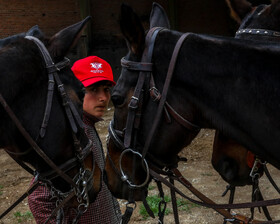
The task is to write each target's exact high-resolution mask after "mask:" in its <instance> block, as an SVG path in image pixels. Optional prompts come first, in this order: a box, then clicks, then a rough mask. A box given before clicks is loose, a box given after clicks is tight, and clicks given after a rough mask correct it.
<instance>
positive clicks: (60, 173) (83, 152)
mask: <svg viewBox="0 0 280 224" xmlns="http://www.w3.org/2000/svg"><path fill="white" fill-rule="evenodd" d="M25 38H26V39H28V40H31V41H33V42H34V43H35V44H36V46H37V47H38V48H39V50H40V52H41V55H42V57H43V59H44V62H45V64H46V69H47V72H48V79H49V81H48V93H47V99H46V107H45V112H44V117H43V121H42V125H41V128H40V133H39V135H40V137H41V138H43V137H44V136H45V131H46V128H47V126H48V121H49V117H50V112H51V108H52V100H53V92H54V86H55V85H57V88H58V90H59V93H60V96H61V98H62V101H63V106H64V109H65V112H66V114H67V118H68V121H69V123H70V126H71V129H72V136H73V140H74V148H75V155H76V157H74V158H71V159H69V160H68V161H66V162H65V163H63V164H62V165H59V166H57V165H56V164H54V163H53V161H52V160H51V159H50V158H49V157H48V156H47V155H46V154H45V152H44V151H43V150H42V149H41V148H40V147H39V146H38V145H37V143H36V140H37V139H36V140H34V139H33V138H32V137H31V136H30V134H29V133H27V131H26V130H25V128H24V127H23V126H22V124H21V122H20V121H19V119H18V118H17V117H16V115H15V114H14V112H13V111H12V110H11V108H10V107H9V105H8V104H7V102H6V101H5V99H4V98H3V96H2V95H1V93H0V103H1V104H2V106H3V108H4V109H5V111H6V112H7V114H8V115H9V116H10V118H11V119H12V121H13V122H14V124H15V125H16V126H17V128H18V130H19V131H20V132H21V134H22V135H23V136H24V138H25V139H26V140H27V142H28V143H29V144H30V145H31V147H32V148H33V149H34V150H35V151H36V153H37V154H38V155H39V156H40V157H41V158H42V159H43V160H44V161H45V162H46V163H47V164H48V165H49V166H50V167H51V168H52V170H51V171H48V172H45V173H42V174H40V173H39V172H38V171H33V170H32V169H31V168H30V167H29V166H28V165H26V164H25V163H24V162H22V161H20V160H18V159H15V160H16V162H17V163H19V165H21V166H22V167H23V168H24V169H25V170H26V171H28V172H29V173H31V174H32V175H35V184H34V186H35V185H36V184H37V183H38V181H41V182H43V183H44V184H45V185H47V186H48V187H49V188H50V190H51V193H52V194H53V195H54V196H56V197H57V198H58V202H59V203H60V201H61V200H64V199H65V201H69V200H70V199H71V198H72V197H73V196H75V195H76V197H77V200H78V202H79V206H78V212H79V213H81V214H82V213H84V212H85V211H86V210H87V207H88V205H89V197H88V190H90V189H91V188H92V186H93V172H94V161H93V168H92V170H88V169H85V167H84V164H83V161H84V159H85V158H86V157H87V156H88V155H89V154H90V153H91V146H92V142H91V140H89V142H88V143H87V145H86V146H85V147H84V148H82V146H81V145H80V141H79V140H78V137H77V135H76V134H77V132H78V127H77V125H78V126H79V128H80V129H81V130H83V121H82V120H81V118H80V115H79V113H78V112H77V110H76V108H75V106H74V104H73V102H72V101H71V100H70V98H69V97H68V95H67V93H66V91H65V88H64V85H63V83H62V82H61V80H60V78H59V76H58V72H59V71H60V70H62V69H64V68H65V67H67V66H69V65H70V60H69V59H68V58H64V59H63V60H62V61H61V62H59V63H57V64H54V62H53V61H52V59H51V56H50V54H49V52H48V50H47V49H46V47H45V46H44V44H43V43H42V42H41V41H40V40H39V39H37V38H36V37H33V36H26V37H25ZM30 151H31V150H27V152H25V154H27V153H29V152H30ZM19 155H21V154H19ZM93 159H94V158H93ZM77 165H79V166H80V169H79V171H78V173H77V174H76V175H75V177H74V178H71V177H69V176H68V175H67V174H65V172H67V171H69V170H71V169H73V168H74V167H76V166H77ZM56 177H61V178H62V179H64V180H65V181H66V182H67V183H68V184H70V185H71V190H70V191H68V192H65V193H63V192H61V191H60V190H58V189H56V188H55V187H54V186H53V184H52V183H51V180H52V179H54V178H56ZM36 186H38V184H37V185H36ZM35 189H36V188H34V187H33V188H32V191H28V194H30V193H32V192H33V191H34V190H35ZM26 196H27V195H26ZM26 196H25V197H26ZM23 199H24V198H22V200H23ZM19 202H20V201H17V204H18V203H19ZM63 202H64V201H62V203H61V204H63ZM62 206H63V205H62ZM62 206H61V205H58V207H57V209H56V210H59V209H60V208H61V207H62ZM13 207H15V205H12V206H11V207H10V208H9V209H8V210H7V211H5V212H4V213H3V214H2V215H1V216H0V219H1V218H2V217H4V216H5V215H6V214H7V213H8V212H9V211H10V210H11V209H12V208H13ZM49 218H50V217H49ZM47 221H48V220H47Z"/></svg>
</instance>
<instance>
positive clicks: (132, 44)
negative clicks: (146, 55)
mask: <svg viewBox="0 0 280 224" xmlns="http://www.w3.org/2000/svg"><path fill="white" fill-rule="evenodd" d="M120 28H121V31H122V34H123V35H124V37H125V39H126V41H127V45H128V47H129V48H130V50H131V51H132V52H133V53H134V54H136V55H141V54H142V51H143V48H144V45H145V32H144V28H143V26H142V24H141V21H140V19H139V17H138V16H137V15H136V14H135V13H134V11H133V10H132V8H131V7H129V6H128V5H126V4H122V5H121V13H120Z"/></svg>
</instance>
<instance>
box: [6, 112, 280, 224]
mask: <svg viewBox="0 0 280 224" xmlns="http://www.w3.org/2000/svg"><path fill="white" fill-rule="evenodd" d="M111 116H112V109H111V110H109V111H108V113H107V116H105V119H104V121H102V122H100V123H99V124H98V125H97V129H98V131H99V132H100V135H101V139H102V141H103V142H105V138H106V134H107V125H108V122H109V120H110V119H111ZM213 137H214V132H213V131H211V130H202V131H201V132H200V133H199V135H198V137H197V138H196V139H194V141H193V142H192V144H191V145H190V146H189V147H187V148H185V149H184V150H183V151H182V153H181V156H184V157H186V158H187V159H188V161H187V162H184V163H181V164H180V165H179V170H180V171H181V172H182V174H183V175H184V176H185V178H186V179H188V180H189V181H190V182H191V183H192V184H193V185H194V187H195V188H197V189H198V190H200V191H201V192H202V193H204V194H205V195H206V196H208V197H209V198H210V199H212V200H213V201H215V202H216V203H227V201H228V195H226V196H225V197H221V195H222V193H223V192H224V190H225V187H226V185H227V184H226V183H225V182H224V181H223V180H222V178H221V177H220V176H219V175H218V174H217V172H216V171H215V170H214V169H213V168H212V166H211V163H210V160H211V149H212V143H213ZM104 145H105V144H104ZM0 165H1V169H0V213H2V212H3V211H4V210H5V209H6V208H8V207H9V205H11V204H12V203H13V202H14V201H15V200H16V199H18V198H19V197H20V196H21V195H22V194H23V193H24V192H25V191H26V190H27V188H28V186H29V182H30V180H31V175H29V174H28V173H27V172H26V171H24V170H23V169H22V168H21V167H20V166H18V165H17V164H16V163H15V162H14V161H13V160H12V159H11V158H10V157H9V156H8V155H7V154H6V153H5V152H4V150H0ZM268 167H269V170H270V172H271V174H272V176H273V178H274V179H275V181H276V182H277V183H278V186H280V171H279V170H276V169H275V168H274V167H271V166H268ZM151 185H155V183H153V182H152V183H151ZM176 186H178V187H179V188H180V189H181V190H182V191H183V192H184V193H186V194H187V195H188V196H192V194H191V193H190V192H189V191H188V190H187V189H185V188H182V187H180V186H179V185H176ZM260 188H261V191H262V193H263V195H264V197H265V199H273V198H279V194H277V192H276V191H275V190H274V189H273V187H272V186H271V184H270V183H269V182H268V180H267V178H266V177H262V178H261V180H260ZM165 192H166V195H168V194H169V191H168V190H167V189H165ZM156 194H157V190H151V191H150V192H149V195H156ZM192 197H193V198H195V197H194V196H192ZM250 197H251V187H249V186H248V187H239V188H237V190H236V197H235V202H249V201H250ZM178 198H180V197H178ZM119 202H120V205H121V208H122V211H123V212H124V209H125V204H124V203H125V201H123V200H120V201H119ZM167 206H168V207H170V209H171V202H170V203H168V205H167ZM139 208H140V203H138V204H137V207H136V210H135V211H134V213H133V216H132V218H131V222H130V223H138V224H148V223H158V222H157V219H152V218H148V219H146V220H144V219H143V217H142V215H140V214H139ZM171 210H172V209H171ZM269 211H270V213H271V216H272V218H273V219H275V220H279V219H280V205H279V206H273V207H269ZM235 212H237V213H241V214H244V215H248V216H249V214H250V211H249V209H243V210H235ZM179 216H180V223H182V224H184V223H188V224H189V223H198V224H207V223H209V224H218V223H219V224H222V223H223V217H222V216H221V215H219V214H218V213H217V212H215V211H214V210H212V209H208V208H204V207H200V206H194V207H193V206H190V207H189V208H188V209H184V210H183V211H180V212H179ZM256 218H258V219H260V220H265V217H264V215H263V213H261V214H260V213H259V212H258V211H256ZM0 223H1V224H3V223H5V224H6V223H8V224H10V223H12V224H14V223H28V224H30V223H32V224H33V223H35V221H34V219H33V218H32V217H31V218H30V210H29V208H28V204H27V200H24V201H23V202H21V203H20V204H19V205H18V206H17V207H16V208H15V209H13V210H12V211H11V212H10V213H9V214H8V215H7V216H6V217H4V218H3V219H2V220H0ZM164 223H167V224H171V223H174V218H173V214H172V212H171V213H170V214H168V215H166V216H165V218H164Z"/></svg>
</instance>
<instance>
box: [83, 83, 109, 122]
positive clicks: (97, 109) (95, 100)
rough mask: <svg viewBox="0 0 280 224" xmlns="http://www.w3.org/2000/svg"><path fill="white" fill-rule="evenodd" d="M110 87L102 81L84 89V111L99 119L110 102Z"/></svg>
mask: <svg viewBox="0 0 280 224" xmlns="http://www.w3.org/2000/svg"><path fill="white" fill-rule="evenodd" d="M110 87H111V86H110V84H109V83H107V82H102V81H101V82H97V83H95V84H93V85H90V86H88V87H86V92H85V97H84V103H83V109H84V111H86V112H87V113H89V114H91V115H93V116H95V117H98V118H101V117H102V116H103V115H104V113H105V111H106V110H107V107H108V104H109V101H110V97H111V95H110Z"/></svg>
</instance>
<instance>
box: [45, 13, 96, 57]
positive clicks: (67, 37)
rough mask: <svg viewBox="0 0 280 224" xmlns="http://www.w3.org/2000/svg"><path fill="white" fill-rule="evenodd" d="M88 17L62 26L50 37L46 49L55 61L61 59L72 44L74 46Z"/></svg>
mask: <svg viewBox="0 0 280 224" xmlns="http://www.w3.org/2000/svg"><path fill="white" fill-rule="evenodd" d="M90 19H91V17H90V16H88V17H86V18H85V19H84V20H82V21H81V22H78V23H76V24H74V25H71V26H68V27H66V28H64V29H63V30H61V31H59V32H58V33H56V34H55V35H54V36H52V37H51V38H50V40H49V43H48V50H49V52H50V54H51V55H52V56H53V58H54V60H55V61H56V60H61V58H63V57H64V56H65V55H66V54H67V53H68V52H69V51H70V50H71V49H72V48H73V47H74V46H76V44H77V42H78V40H79V39H80V37H81V35H82V33H83V30H84V28H85V26H86V24H87V23H88V21H89V20H90Z"/></svg>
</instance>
